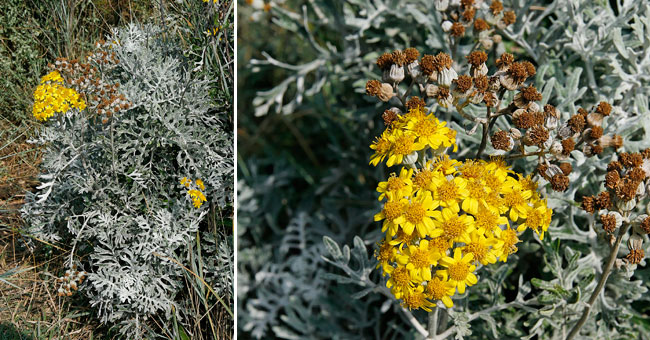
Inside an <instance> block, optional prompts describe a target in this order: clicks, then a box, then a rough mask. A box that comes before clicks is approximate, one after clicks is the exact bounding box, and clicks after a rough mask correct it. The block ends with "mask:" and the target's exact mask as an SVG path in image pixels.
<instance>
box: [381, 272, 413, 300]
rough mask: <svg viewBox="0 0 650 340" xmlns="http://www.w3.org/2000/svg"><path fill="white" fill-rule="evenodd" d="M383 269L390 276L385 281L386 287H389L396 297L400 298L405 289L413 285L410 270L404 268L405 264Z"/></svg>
mask: <svg viewBox="0 0 650 340" xmlns="http://www.w3.org/2000/svg"><path fill="white" fill-rule="evenodd" d="M385 270H386V273H387V274H388V275H389V276H390V278H389V279H388V281H387V282H386V287H388V288H390V290H391V292H392V293H393V295H395V298H396V299H400V298H401V297H402V294H403V292H404V291H405V290H408V289H409V288H412V287H414V284H413V280H412V279H411V272H410V271H409V270H408V269H406V266H404V265H401V264H397V266H396V267H393V266H389V267H387V268H386V269H385Z"/></svg>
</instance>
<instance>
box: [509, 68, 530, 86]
mask: <svg viewBox="0 0 650 340" xmlns="http://www.w3.org/2000/svg"><path fill="white" fill-rule="evenodd" d="M507 74H508V75H509V76H510V77H511V78H512V79H513V80H514V81H515V82H516V83H519V84H521V83H523V82H524V81H526V78H528V72H527V71H526V67H525V66H524V65H523V64H522V63H512V65H510V68H508V71H507Z"/></svg>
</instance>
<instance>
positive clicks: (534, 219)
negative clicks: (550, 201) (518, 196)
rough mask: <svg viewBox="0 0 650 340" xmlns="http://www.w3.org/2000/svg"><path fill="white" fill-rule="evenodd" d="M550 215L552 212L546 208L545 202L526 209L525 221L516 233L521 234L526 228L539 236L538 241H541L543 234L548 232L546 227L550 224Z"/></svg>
mask: <svg viewBox="0 0 650 340" xmlns="http://www.w3.org/2000/svg"><path fill="white" fill-rule="evenodd" d="M552 215H553V210H552V209H549V208H547V207H546V202H541V203H539V204H538V205H536V206H535V207H528V212H527V213H526V221H524V223H522V224H520V225H519V227H518V228H517V231H518V232H522V231H524V230H526V228H528V229H532V230H533V231H535V232H536V233H537V234H538V235H539V239H540V240H543V239H544V232H546V231H547V230H548V227H549V225H550V224H551V216H552Z"/></svg>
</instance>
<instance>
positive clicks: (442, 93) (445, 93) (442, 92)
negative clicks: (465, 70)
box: [436, 87, 449, 100]
mask: <svg viewBox="0 0 650 340" xmlns="http://www.w3.org/2000/svg"><path fill="white" fill-rule="evenodd" d="M448 97H449V89H448V88H446V87H439V88H438V96H437V97H436V99H438V100H444V99H447V98H448Z"/></svg>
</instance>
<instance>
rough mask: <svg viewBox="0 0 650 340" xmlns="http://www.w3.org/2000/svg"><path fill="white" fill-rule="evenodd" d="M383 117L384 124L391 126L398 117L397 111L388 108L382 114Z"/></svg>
mask: <svg viewBox="0 0 650 340" xmlns="http://www.w3.org/2000/svg"><path fill="white" fill-rule="evenodd" d="M381 118H383V119H384V125H386V126H390V125H391V124H393V122H394V121H395V119H397V113H396V112H395V111H393V110H386V111H384V113H383V114H382V115H381Z"/></svg>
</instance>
